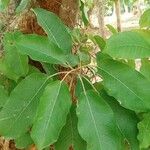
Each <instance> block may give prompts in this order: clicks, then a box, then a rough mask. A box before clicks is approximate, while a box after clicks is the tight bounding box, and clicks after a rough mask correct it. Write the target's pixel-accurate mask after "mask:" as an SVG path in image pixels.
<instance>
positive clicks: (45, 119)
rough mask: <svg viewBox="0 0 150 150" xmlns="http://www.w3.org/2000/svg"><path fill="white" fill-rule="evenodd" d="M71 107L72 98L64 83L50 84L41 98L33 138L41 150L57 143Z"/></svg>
mask: <svg viewBox="0 0 150 150" xmlns="http://www.w3.org/2000/svg"><path fill="white" fill-rule="evenodd" d="M70 107H71V96H70V93H69V89H68V87H67V85H66V84H65V83H64V82H62V81H55V82H52V83H50V84H49V85H48V86H47V87H46V89H45V91H44V94H43V95H42V97H41V100H40V104H39V107H38V111H37V116H36V121H35V123H34V125H33V128H32V132H31V137H32V138H33V140H34V142H35V144H36V145H37V147H38V149H39V150H42V149H43V148H46V147H47V146H49V145H51V144H53V143H54V142H56V141H57V139H58V137H59V133H60V132H61V129H62V128H63V126H64V125H65V123H66V118H67V114H68V113H69V110H70Z"/></svg>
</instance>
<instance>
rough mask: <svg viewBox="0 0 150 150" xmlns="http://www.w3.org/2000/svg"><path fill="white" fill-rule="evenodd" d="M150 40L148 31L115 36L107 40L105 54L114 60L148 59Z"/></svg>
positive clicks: (149, 55) (123, 33)
mask: <svg viewBox="0 0 150 150" xmlns="http://www.w3.org/2000/svg"><path fill="white" fill-rule="evenodd" d="M145 37H146V38H145ZM149 39H150V32H148V31H147V30H145V31H143V30H138V31H130V32H128V31H127V32H122V33H118V34H114V35H113V36H111V37H110V38H109V39H108V40H107V42H106V47H105V49H104V51H103V52H104V53H107V54H109V55H110V56H112V57H114V58H124V59H136V58H148V57H150V41H149Z"/></svg>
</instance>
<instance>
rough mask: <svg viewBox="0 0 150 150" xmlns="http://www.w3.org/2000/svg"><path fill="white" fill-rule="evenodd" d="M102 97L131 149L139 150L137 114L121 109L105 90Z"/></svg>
mask: <svg viewBox="0 0 150 150" xmlns="http://www.w3.org/2000/svg"><path fill="white" fill-rule="evenodd" d="M100 95H101V96H102V98H103V99H104V100H105V101H106V102H107V103H108V104H109V105H110V107H111V108H112V110H113V112H114V115H115V118H116V122H117V125H118V128H119V129H120V131H121V133H122V135H123V136H124V138H125V140H126V141H127V142H128V144H129V147H130V149H131V150H139V142H138V140H137V134H138V130H137V123H138V121H139V120H138V118H137V116H136V114H135V113H134V112H133V111H131V110H128V109H125V108H123V107H121V106H120V105H119V103H118V102H117V101H116V100H115V99H114V98H113V97H110V96H108V95H107V93H106V92H105V91H104V90H101V91H100Z"/></svg>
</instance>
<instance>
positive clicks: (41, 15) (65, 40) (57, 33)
mask: <svg viewBox="0 0 150 150" xmlns="http://www.w3.org/2000/svg"><path fill="white" fill-rule="evenodd" d="M33 11H34V13H35V14H36V16H37V20H38V23H39V25H40V26H42V28H43V29H44V30H45V32H46V33H47V35H48V37H49V40H50V41H52V42H53V43H55V44H56V45H57V46H58V47H59V48H60V49H62V51H63V52H64V53H71V49H72V40H71V36H70V34H69V33H68V31H67V29H66V26H65V25H64V24H63V22H62V21H61V20H60V19H59V17H58V16H56V15H55V14H54V13H52V12H49V11H46V10H44V9H41V8H35V9H34V10H33Z"/></svg>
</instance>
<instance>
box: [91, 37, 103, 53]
mask: <svg viewBox="0 0 150 150" xmlns="http://www.w3.org/2000/svg"><path fill="white" fill-rule="evenodd" d="M93 40H94V43H96V44H97V45H98V47H99V48H100V49H101V50H102V51H103V50H104V48H105V46H106V41H105V40H104V39H103V38H102V37H100V36H99V35H95V36H94V37H93Z"/></svg>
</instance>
